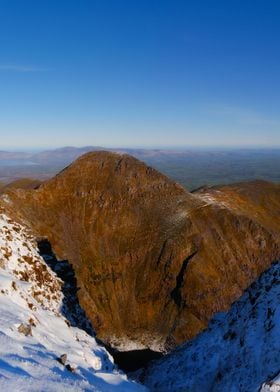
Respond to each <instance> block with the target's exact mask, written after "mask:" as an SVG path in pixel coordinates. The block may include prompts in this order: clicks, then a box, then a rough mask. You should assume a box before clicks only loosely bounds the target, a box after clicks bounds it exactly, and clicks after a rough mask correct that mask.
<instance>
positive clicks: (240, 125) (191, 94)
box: [0, 0, 280, 149]
mask: <svg viewBox="0 0 280 392" xmlns="http://www.w3.org/2000/svg"><path fill="white" fill-rule="evenodd" d="M279 15H280V2H279V1H273V0H263V1H260V0H251V1H249V0H243V1H239V0H228V1H225V0H221V1H216V0H211V1H210V0H209V1H199V0H193V1H188V0H184V1H183V0H182V1H180V0H169V1H167V0H157V1H155V0H138V1H136V0H134V1H132V0H111V1H109V0H98V1H97V0H75V1H73V0H59V1H58V0H55V1H54V0H45V1H43V0H41V1H38V0H25V1H22V0H2V1H1V2H0V135H1V142H0V148H2V149H4V148H16V149H24V148H25V149H26V148H35V147H40V148H49V147H58V146H65V145H76V146H82V145H103V146H144V147H155V146H157V147H188V146H249V145H252V146H254V145H258V146H280V111H279V107H280V105H279V104H280V72H279V64H280V51H279V42H280V24H279Z"/></svg>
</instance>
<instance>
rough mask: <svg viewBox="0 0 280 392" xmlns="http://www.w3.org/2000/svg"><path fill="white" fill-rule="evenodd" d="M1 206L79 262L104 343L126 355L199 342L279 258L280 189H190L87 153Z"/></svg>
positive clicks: (126, 161) (137, 165) (83, 298)
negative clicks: (214, 321)
mask: <svg viewBox="0 0 280 392" xmlns="http://www.w3.org/2000/svg"><path fill="white" fill-rule="evenodd" d="M2 204H3V206H4V208H5V209H7V210H10V211H14V212H13V213H14V214H15V211H17V212H16V215H17V219H22V220H25V221H26V222H28V224H29V226H30V227H31V228H32V230H33V231H34V232H36V233H37V235H43V236H47V237H48V239H49V241H50V242H51V244H52V246H53V248H54V250H55V252H56V254H58V256H59V257H60V258H63V259H68V260H69V261H70V262H71V264H73V267H74V269H75V273H76V277H77V281H78V285H79V287H80V290H79V299H80V302H81V304H82V306H83V308H84V309H85V310H86V313H87V315H88V317H89V318H90V320H91V323H92V325H93V327H94V329H95V331H96V333H97V336H98V337H99V338H100V339H102V340H103V341H104V342H106V343H108V344H111V345H113V346H116V347H119V348H120V349H125V350H128V349H135V348H145V347H149V348H152V349H156V350H168V349H169V348H171V347H173V346H174V345H176V344H178V343H181V342H184V341H186V340H188V339H191V338H192V337H194V336H195V335H196V334H197V333H198V332H200V331H201V330H202V329H204V328H205V327H206V326H207V323H208V321H209V320H210V319H211V317H212V316H213V314H214V313H215V312H217V311H224V310H226V309H228V308H229V306H230V305H231V304H232V302H234V301H235V300H236V299H237V298H239V297H240V296H241V295H242V293H243V292H244V290H245V289H246V288H247V287H248V286H249V285H250V284H251V283H252V282H253V281H254V280H255V279H256V278H257V277H258V276H259V275H260V274H261V273H262V272H263V271H264V270H265V269H266V268H268V267H269V266H270V265H271V263H272V262H273V261H275V260H277V259H278V258H279V257H280V239H279V238H280V237H279V233H280V222H279V214H280V185H277V184H272V183H267V182H253V183H244V184H236V185H233V186H225V187H215V188H210V189H209V188H206V189H201V190H199V191H197V192H195V193H190V192H188V191H186V190H185V189H184V188H183V187H181V186H180V185H178V184H176V183H175V182H173V181H171V180H169V179H168V178H167V177H165V176H163V175H162V174H160V173H158V172H157V171H156V170H154V169H152V168H150V167H147V166H146V165H145V164H144V163H142V162H140V161H138V160H137V159H135V158H132V157H130V156H128V155H125V154H124V155H123V154H116V153H108V152H96V153H89V154H86V155H84V156H82V157H81V158H79V159H78V160H77V161H76V162H74V163H73V164H71V165H70V166H69V167H67V168H66V169H65V170H63V171H62V172H61V173H59V174H58V175H57V176H56V177H54V178H53V179H51V180H49V181H47V182H45V183H44V184H42V185H41V186H40V187H39V189H37V190H9V191H8V193H7V194H6V195H4V196H3V197H2Z"/></svg>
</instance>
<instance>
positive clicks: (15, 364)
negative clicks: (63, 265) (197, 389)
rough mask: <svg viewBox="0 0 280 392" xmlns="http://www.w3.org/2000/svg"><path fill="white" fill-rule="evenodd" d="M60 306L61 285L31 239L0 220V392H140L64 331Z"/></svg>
mask: <svg viewBox="0 0 280 392" xmlns="http://www.w3.org/2000/svg"><path fill="white" fill-rule="evenodd" d="M61 304H62V294H61V281H60V280H59V279H58V278H57V276H56V275H55V274H54V273H53V272H52V271H51V270H50V269H49V267H48V266H47V265H46V264H45V262H44V260H43V259H42V258H41V257H40V255H39V253H38V250H37V246H36V242H35V240H34V238H33V237H32V235H31V234H30V233H29V232H28V230H27V229H26V228H25V227H23V226H22V225H19V224H18V223H15V222H13V221H12V220H11V219H9V218H8V217H7V216H5V215H4V214H0V390H1V391H7V392H8V391H17V392H20V391H28V392H32V391H34V392H35V391H36V392H39V391H44V392H51V391H53V392H54V391H55V392H57V391H59V392H60V391H67V392H70V391H73V392H74V391H75V392H78V391H113V392H114V391H115V392H122V391H139V392H140V391H144V390H146V389H145V388H144V387H142V386H140V385H138V384H136V383H134V382H131V381H128V380H127V377H126V376H125V375H124V374H122V373H120V372H119V371H118V370H116V368H115V366H114V364H113V360H112V358H111V356H110V355H109V354H108V353H107V351H106V350H105V349H104V348H103V347H101V346H100V345H98V344H97V342H96V341H95V339H94V338H93V337H91V336H89V335H88V334H87V333H86V332H84V331H82V330H80V329H78V328H74V327H71V326H69V322H68V321H67V320H66V319H65V318H64V317H63V316H62V314H61V312H60V309H61ZM63 354H67V358H66V362H65V364H64V365H63V364H62V363H60V362H59V361H58V360H57V359H58V358H59V357H60V356H62V355H63ZM64 359H65V358H64ZM67 368H68V369H67ZM71 370H73V371H71Z"/></svg>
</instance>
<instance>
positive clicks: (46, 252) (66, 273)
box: [37, 238, 163, 372]
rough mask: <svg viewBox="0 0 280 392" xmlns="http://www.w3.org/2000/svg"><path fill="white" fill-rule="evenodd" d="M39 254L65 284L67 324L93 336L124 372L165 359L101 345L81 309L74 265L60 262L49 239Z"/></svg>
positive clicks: (149, 352)
mask: <svg viewBox="0 0 280 392" xmlns="http://www.w3.org/2000/svg"><path fill="white" fill-rule="evenodd" d="M37 244H38V248H39V253H40V255H41V256H42V257H43V259H44V261H45V262H46V264H47V265H48V266H49V267H50V268H51V270H52V271H53V272H55V273H56V275H57V276H58V277H59V278H60V279H61V280H62V281H63V285H62V293H63V306H62V310H61V313H62V315H63V316H64V317H65V318H66V320H68V322H69V325H71V326H72V327H77V328H80V329H82V330H84V331H86V332H87V333H88V334H89V335H91V336H94V337H95V339H96V340H97V341H98V343H99V344H101V345H103V346H104V347H105V348H106V349H107V350H108V351H109V353H110V354H111V355H112V357H113V358H114V361H115V363H116V364H117V365H118V367H119V368H120V369H121V370H123V371H124V372H134V371H136V370H138V369H140V368H145V367H146V366H147V365H148V364H149V362H150V361H152V360H155V359H159V358H161V357H162V355H163V354H162V353H159V352H156V351H153V350H150V349H144V350H131V351H118V350H117V349H115V348H113V347H111V346H108V345H104V343H103V342H102V341H100V340H99V339H97V338H96V336H95V333H94V329H93V327H92V325H91V323H90V321H89V319H88V318H87V316H86V313H85V311H84V309H83V308H82V307H81V305H80V303H79V298H78V295H77V293H78V291H79V287H78V286H77V279H76V277H75V271H74V269H73V266H72V264H70V263H69V261H68V260H58V259H57V257H56V255H55V253H54V252H53V250H52V246H51V243H50V242H49V241H48V239H46V238H44V239H40V240H38V241H37Z"/></svg>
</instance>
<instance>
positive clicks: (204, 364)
mask: <svg viewBox="0 0 280 392" xmlns="http://www.w3.org/2000/svg"><path fill="white" fill-rule="evenodd" d="M279 336H280V263H275V264H273V265H272V266H271V268H270V269H269V270H268V271H266V272H265V273H263V274H262V275H261V277H260V278H259V279H258V280H257V281H255V282H254V283H253V284H252V285H251V287H250V288H249V289H248V290H247V291H246V292H245V293H244V295H243V296H242V297H241V298H240V299H239V300H238V301H237V302H235V303H234V304H233V305H232V307H231V309H230V310H229V312H227V313H218V314H217V315H216V316H215V317H214V318H213V319H212V321H211V322H210V323H209V326H208V328H207V329H206V330H205V331H204V332H202V333H201V334H200V335H198V336H197V337H196V338H195V339H193V340H192V341H190V342H188V343H186V344H184V345H182V346H180V347H179V348H177V349H176V350H175V351H173V352H172V353H170V354H169V355H167V356H165V357H164V358H162V359H161V360H159V361H157V362H154V363H153V364H152V365H151V366H150V368H149V369H148V371H147V372H146V374H145V384H146V385H147V386H148V387H149V388H150V389H151V390H153V391H165V392H168V391H173V392H177V391H191V392H201V391H204V392H207V391H209V392H210V391H211V392H225V391H226V392H257V391H260V388H261V387H262V385H263V387H262V392H268V391H269V392H276V391H277V392H280V376H278V377H276V378H275V375H276V374H277V373H278V372H279V370H280V356H279V352H280V339H279ZM272 379H273V381H271V380H272Z"/></svg>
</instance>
